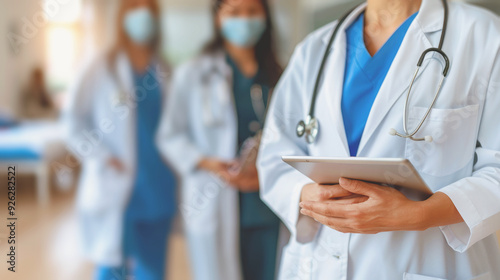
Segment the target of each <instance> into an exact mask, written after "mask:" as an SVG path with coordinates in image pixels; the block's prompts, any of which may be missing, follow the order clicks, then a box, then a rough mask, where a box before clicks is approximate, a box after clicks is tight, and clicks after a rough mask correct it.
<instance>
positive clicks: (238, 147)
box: [158, 0, 282, 280]
mask: <svg viewBox="0 0 500 280" xmlns="http://www.w3.org/2000/svg"><path fill="white" fill-rule="evenodd" d="M214 29H215V30H214V33H215V38H214V39H213V41H212V42H211V43H209V44H208V45H207V47H206V48H205V50H204V51H203V52H202V54H201V55H200V56H199V57H197V58H196V59H194V60H193V61H190V62H188V63H187V64H185V65H182V66H181V67H180V68H179V69H178V70H177V71H176V74H175V75H174V79H173V81H172V84H173V90H172V101H171V103H170V107H169V108H168V110H167V111H166V117H165V118H164V121H163V123H162V125H161V128H160V133H159V139H158V141H159V143H158V145H159V147H160V148H161V149H162V151H164V153H165V155H167V157H169V158H171V159H175V160H176V162H177V163H178V164H176V167H177V168H179V172H180V173H181V174H182V175H183V180H184V181H183V188H182V205H181V211H182V212H183V214H184V220H185V225H186V233H187V239H188V247H189V252H190V259H191V264H192V270H193V275H194V279H197V280H202V279H210V280H237V279H249V280H251V279H260V280H266V279H274V276H275V266H276V256H277V250H278V248H277V244H278V235H279V229H280V221H279V219H278V218H277V217H276V216H275V215H274V214H273V212H271V210H270V209H269V208H268V207H267V206H266V205H265V204H264V203H263V202H262V201H261V200H260V198H259V182H258V176H257V170H256V168H255V154H256V151H255V150H256V149H258V143H259V142H260V141H259V140H260V139H259V136H258V135H259V131H260V129H261V127H262V125H263V121H264V116H265V110H266V109H265V108H266V106H267V103H268V98H269V96H270V91H271V89H272V88H273V87H274V86H275V85H276V83H277V81H278V79H279V77H280V75H281V73H282V68H281V66H280V65H279V64H278V62H277V59H276V55H275V53H274V38H273V35H272V30H273V28H272V20H271V15H270V11H269V6H268V3H267V1H265V0H242V1H230V0H227V1H224V0H219V1H215V2H214ZM238 151H240V152H238Z"/></svg>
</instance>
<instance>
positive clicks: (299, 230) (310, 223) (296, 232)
mask: <svg viewBox="0 0 500 280" xmlns="http://www.w3.org/2000/svg"><path fill="white" fill-rule="evenodd" d="M309 183H311V181H310V180H302V181H300V182H299V183H297V184H296V185H295V188H294V189H293V192H292V199H291V203H290V207H291V208H290V211H289V213H290V216H289V220H290V222H291V223H290V225H291V226H292V227H293V228H292V229H290V231H291V232H292V236H293V237H295V238H296V240H297V242H299V243H309V242H312V241H313V240H314V237H315V236H316V233H317V232H318V230H319V228H320V223H318V222H316V221H315V220H314V219H312V218H311V217H308V216H304V215H302V214H300V206H299V204H300V196H301V193H302V188H303V187H304V186H305V185H307V184H309Z"/></svg>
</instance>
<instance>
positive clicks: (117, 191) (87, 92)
mask: <svg viewBox="0 0 500 280" xmlns="http://www.w3.org/2000/svg"><path fill="white" fill-rule="evenodd" d="M146 4H147V5H152V7H154V8H153V9H154V10H157V9H158V8H157V7H158V6H153V5H157V4H156V3H155V1H149V0H148V1H135V0H129V1H125V2H124V4H123V5H124V7H122V10H123V9H134V10H133V11H138V12H136V14H138V13H141V14H142V16H143V15H144V11H145V8H144V7H143V6H142V5H146ZM134 5H136V6H134ZM137 5H138V6H137ZM122 12H123V11H122ZM123 13H125V12H123ZM124 25H126V24H124ZM125 29H126V27H125ZM140 29H141V28H139V29H137V28H136V29H134V30H135V31H136V32H135V33H134V32H127V38H131V39H130V40H131V41H133V42H134V44H138V43H136V42H142V41H143V42H144V44H146V42H148V43H147V44H148V47H149V46H150V45H153V44H155V45H156V44H157V42H156V40H158V38H156V37H155V39H154V43H153V42H150V41H151V38H147V37H148V36H146V35H147V34H150V35H149V36H150V37H151V36H153V35H152V34H151V32H149V33H148V32H145V30H142V31H141V30H140ZM122 32H125V30H123V31H122ZM154 32H156V31H154ZM155 36H157V35H155ZM122 37H123V36H122ZM121 40H124V39H123V38H122V39H121ZM127 40H128V39H127ZM119 41H120V39H119ZM119 44H120V43H119ZM134 59H136V60H135V61H134ZM141 61H142V62H143V63H141ZM137 65H139V69H146V70H145V71H146V73H152V74H153V73H154V75H156V76H155V77H156V78H151V79H150V80H148V81H146V80H147V79H144V81H145V82H144V83H145V84H144V87H145V88H148V87H160V91H161V95H162V97H161V99H162V100H164V101H166V100H167V92H166V89H167V82H168V80H167V78H168V73H167V71H168V69H167V67H166V66H165V65H164V64H163V63H162V61H161V59H160V58H159V57H158V55H157V54H155V53H154V52H153V53H152V54H151V55H150V56H148V57H147V58H146V59H141V58H136V57H133V56H132V55H130V53H127V52H126V51H125V50H123V49H119V48H117V49H116V50H113V51H112V52H111V54H109V53H106V54H105V55H102V56H100V57H98V58H97V59H95V60H94V61H92V62H91V63H90V64H89V65H88V66H87V67H85V69H84V71H83V72H82V73H83V75H82V76H81V77H79V79H78V81H77V82H76V83H75V86H74V88H73V90H72V94H71V97H70V101H69V106H68V108H67V111H66V112H65V120H66V121H67V123H68V128H69V131H68V146H69V148H70V149H71V150H72V152H73V153H74V154H75V155H76V156H77V158H79V159H80V161H81V163H82V172H81V176H80V182H79V188H78V195H77V210H78V214H79V218H80V221H81V229H82V230H83V249H84V251H85V255H86V256H87V257H88V258H89V259H90V260H91V261H93V262H94V263H95V264H98V265H101V266H109V267H119V266H121V265H123V264H124V248H123V245H124V238H123V236H124V216H125V211H126V210H127V206H128V204H129V202H130V199H131V196H132V192H133V189H134V183H135V181H134V180H135V178H136V175H137V174H136V170H137V167H138V166H137V164H136V163H137V158H138V157H137V153H138V147H137V118H136V116H137V107H138V102H139V101H141V98H142V97H141V91H140V89H138V86H137V85H136V84H134V79H135V78H134V75H136V74H134V73H137V71H138V70H137ZM140 71H143V70H140ZM162 104H166V102H162ZM162 106H163V105H162ZM165 199H167V198H165ZM168 199H171V198H168ZM165 203H168V201H165ZM173 207H174V208H175V206H173Z"/></svg>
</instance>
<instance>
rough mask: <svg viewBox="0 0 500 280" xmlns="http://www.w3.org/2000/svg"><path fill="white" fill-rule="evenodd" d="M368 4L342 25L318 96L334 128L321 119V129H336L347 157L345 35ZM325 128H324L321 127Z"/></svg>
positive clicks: (357, 9)
mask: <svg viewBox="0 0 500 280" xmlns="http://www.w3.org/2000/svg"><path fill="white" fill-rule="evenodd" d="M365 7H366V4H363V5H361V6H359V7H358V8H356V9H355V10H354V11H353V12H352V13H351V15H349V17H348V18H347V19H346V20H345V22H344V23H343V24H342V26H341V28H340V30H339V32H338V33H337V37H336V39H335V42H334V44H333V46H332V48H331V49H330V56H329V58H328V61H327V62H326V69H325V73H324V74H323V75H322V77H321V78H322V80H323V83H324V86H323V87H322V89H320V92H319V96H318V103H319V104H321V103H322V99H323V98H324V99H325V102H326V104H327V106H328V111H329V112H330V115H331V118H332V120H333V124H334V125H333V127H332V128H330V127H325V125H326V124H327V123H328V122H324V123H322V122H321V120H320V119H318V121H319V122H320V129H335V130H336V133H335V134H336V135H337V136H338V137H339V140H340V142H341V143H342V145H343V147H342V149H343V151H344V154H345V156H346V157H348V156H349V155H350V153H349V145H348V143H347V136H346V133H345V127H344V119H343V117H342V109H341V102H342V93H343V90H344V73H345V63H346V44H347V39H346V35H345V29H346V28H347V27H348V26H350V25H351V24H352V22H353V21H354V20H356V18H357V17H358V16H359V15H360V13H361V12H363V11H364V9H365ZM332 33H333V30H332V31H331V32H329V33H328V35H327V36H325V37H324V38H323V42H324V43H325V44H327V43H328V40H329V39H330V37H331V35H332ZM321 126H323V127H321Z"/></svg>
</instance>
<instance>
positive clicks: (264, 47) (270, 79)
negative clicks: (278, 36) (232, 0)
mask: <svg viewBox="0 0 500 280" xmlns="http://www.w3.org/2000/svg"><path fill="white" fill-rule="evenodd" d="M225 1H229V0H213V9H212V13H213V26H214V34H215V37H214V38H213V39H212V41H210V42H209V43H208V44H207V45H206V46H205V48H204V52H205V53H213V52H216V51H219V50H222V49H224V39H223V38H222V34H221V32H220V30H219V28H218V27H217V13H218V12H219V10H220V8H221V7H222V6H223V5H224V4H225V3H224V2H225ZM259 1H260V2H261V4H262V6H263V7H264V10H265V12H266V26H267V28H266V30H265V31H264V33H263V34H262V37H261V38H260V40H259V42H257V44H256V45H255V57H256V59H257V63H258V64H259V68H260V71H261V72H260V74H261V76H260V77H258V79H259V82H262V83H264V84H265V85H267V86H269V87H274V86H276V84H277V83H278V80H279V78H280V76H281V74H282V73H283V68H282V67H281V65H280V64H279V62H278V59H277V57H276V50H275V42H274V39H273V38H274V37H273V23H272V20H271V12H270V8H269V4H268V1H267V0H259Z"/></svg>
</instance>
